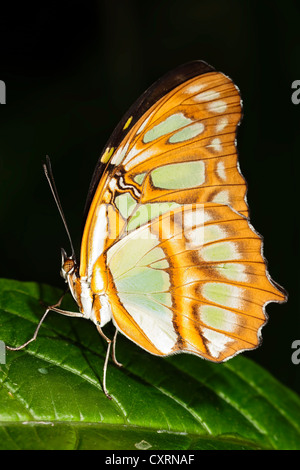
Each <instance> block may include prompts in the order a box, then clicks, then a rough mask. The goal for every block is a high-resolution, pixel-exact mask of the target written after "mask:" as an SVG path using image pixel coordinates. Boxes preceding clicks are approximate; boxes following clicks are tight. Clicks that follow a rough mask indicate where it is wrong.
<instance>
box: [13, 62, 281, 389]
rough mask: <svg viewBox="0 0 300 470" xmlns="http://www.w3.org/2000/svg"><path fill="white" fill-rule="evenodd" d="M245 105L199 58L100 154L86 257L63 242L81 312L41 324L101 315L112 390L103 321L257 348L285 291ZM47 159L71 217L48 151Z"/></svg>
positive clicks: (135, 336) (150, 344) (165, 348)
mask: <svg viewBox="0 0 300 470" xmlns="http://www.w3.org/2000/svg"><path fill="white" fill-rule="evenodd" d="M241 113H242V106H241V99H240V94H239V90H238V89H237V87H236V86H235V85H234V84H233V82H232V81H231V80H230V79H229V78H228V77H227V76H225V75H224V74H222V73H220V72H217V71H216V70H215V69H214V68H213V67H211V66H209V65H208V64H206V63H204V62H202V61H195V62H191V63H188V64H185V65H183V66H180V67H178V68H177V69H175V70H173V71H171V72H169V73H167V74H166V75H165V76H163V77H162V78H161V79H160V80H158V81H157V82H156V83H154V85H152V86H151V87H150V88H149V89H148V90H147V91H146V92H145V93H144V94H143V95H142V96H141V97H140V98H139V99H138V100H137V101H136V103H135V104H134V105H133V106H132V107H131V108H130V109H129V111H128V112H127V113H126V114H125V116H124V117H123V119H122V120H121V122H120V123H119V125H118V126H117V127H116V129H115V131H114V132H113V134H112V136H111V138H110V139H109V141H108V142H107V144H106V146H105V148H104V151H103V153H102V155H101V156H100V159H99V161H98V164H97V166H96V169H95V172H94V175H93V177H92V181H91V185H90V188H89V193H88V197H87V202H86V209H85V226H84V231H83V236H82V244H81V254H80V263H79V264H78V263H77V261H76V258H75V253H74V249H73V246H72V242H71V248H72V254H71V256H69V257H68V256H67V255H66V253H65V251H64V250H62V270H61V274H62V276H63V277H64V279H65V281H66V282H67V283H68V286H69V289H70V291H71V293H72V295H73V297H74V299H75V300H76V302H77V304H78V307H79V312H76V313H75V312H66V311H63V310H61V309H60V308H59V305H60V302H58V304H57V305H55V306H51V307H49V308H48V309H47V311H46V313H45V314H44V316H43V318H42V320H41V322H42V321H43V319H44V317H45V316H46V314H47V313H48V311H49V310H54V311H57V312H59V313H63V314H65V315H71V316H76V317H82V318H86V319H90V320H92V321H93V322H94V323H95V325H96V328H97V330H98V331H99V333H100V334H101V335H102V336H103V337H104V338H105V339H106V341H107V343H108V348H107V354H106V359H105V363H104V375H103V389H104V392H105V394H106V395H107V396H108V397H109V395H108V392H107V389H106V370H107V362H108V358H109V355H110V346H111V344H112V346H113V351H112V358H113V360H114V362H115V363H117V364H118V362H117V360H116V356H115V343H116V334H115V336H114V338H113V339H112V340H111V339H109V338H107V337H106V335H105V334H104V333H103V331H102V328H103V327H104V326H105V325H106V324H107V323H108V322H109V321H111V320H112V322H113V323H114V325H115V327H116V333H117V332H118V331H119V332H121V333H123V334H124V335H125V336H126V337H127V338H129V339H130V340H131V341H133V342H135V343H136V344H137V345H139V346H140V347H142V348H143V349H145V350H146V351H148V352H150V353H152V354H155V355H158V356H168V355H171V354H175V353H180V352H187V353H192V354H195V355H198V356H200V357H202V358H204V359H208V360H210V361H213V362H222V361H226V360H227V359H230V358H232V357H233V356H235V355H236V354H238V353H240V352H242V351H245V350H250V349H254V348H256V347H257V346H258V345H259V343H260V341H261V329H262V327H263V326H264V325H265V323H266V321H267V316H266V313H265V306H266V304H267V303H269V302H284V301H285V300H286V293H285V291H284V289H283V288H282V287H280V286H279V285H277V284H276V283H275V282H273V281H272V279H271V277H270V275H269V274H268V272H267V269H266V261H265V259H264V257H263V254H262V239H261V237H260V235H259V234H258V233H257V232H256V231H255V230H254V229H253V227H252V226H251V224H250V221H249V213H248V205H247V200H246V182H245V180H244V178H243V176H242V174H241V172H240V168H239V164H238V161H237V149H236V132H237V127H238V125H239V122H240V120H241ZM44 169H45V172H46V176H47V177H48V180H49V182H50V185H51V189H52V191H53V194H54V196H55V199H56V202H57V204H58V206H59V209H60V212H61V215H62V217H63V220H65V219H64V216H63V213H62V210H61V206H60V203H59V199H58V196H57V192H56V189H55V184H54V180H53V177H52V172H51V166H50V162H49V160H48V161H47V164H46V165H45V166H44ZM65 225H66V224H65ZM66 228H67V227H66ZM69 238H70V237H69ZM41 322H40V324H41ZM40 324H39V326H40ZM39 326H38V328H39ZM37 331H38V329H37ZM37 331H36V332H35V335H34V337H33V338H32V339H31V340H33V339H35V337H36V334H37ZM31 340H29V341H28V342H30V341H31ZM28 342H27V343H25V344H28ZM23 346H24V345H22V346H20V347H19V348H11V349H20V348H21V347H23Z"/></svg>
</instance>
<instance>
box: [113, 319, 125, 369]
mask: <svg viewBox="0 0 300 470" xmlns="http://www.w3.org/2000/svg"><path fill="white" fill-rule="evenodd" d="M117 334H118V330H117V328H116V331H115V335H114V339H113V349H112V360H113V361H114V363H115V364H116V365H117V366H118V367H123V364H121V362H119V361H117V358H116V340H117Z"/></svg>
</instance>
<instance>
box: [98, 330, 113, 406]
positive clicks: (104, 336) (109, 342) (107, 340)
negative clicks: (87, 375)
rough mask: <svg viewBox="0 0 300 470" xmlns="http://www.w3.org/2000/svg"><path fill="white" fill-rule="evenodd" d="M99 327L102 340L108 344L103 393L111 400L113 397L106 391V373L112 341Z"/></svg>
mask: <svg viewBox="0 0 300 470" xmlns="http://www.w3.org/2000/svg"><path fill="white" fill-rule="evenodd" d="M96 326H97V330H98V332H99V333H100V335H101V336H102V338H104V339H105V341H106V342H107V350H106V356H105V361H104V366H103V386H102V387H103V392H104V393H105V395H106V396H107V398H109V399H110V400H111V399H112V397H111V396H110V394H109V393H108V391H107V389H106V372H107V364H108V359H109V353H110V347H111V343H112V341H111V339H109V338H108V337H107V336H106V335H105V334H104V333H103V331H102V329H101V328H100V326H98V325H96Z"/></svg>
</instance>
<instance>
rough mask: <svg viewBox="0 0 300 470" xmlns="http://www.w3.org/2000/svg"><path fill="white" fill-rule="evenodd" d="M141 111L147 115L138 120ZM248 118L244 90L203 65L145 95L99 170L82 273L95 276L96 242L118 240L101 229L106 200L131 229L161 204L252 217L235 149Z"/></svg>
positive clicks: (183, 71)
mask: <svg viewBox="0 0 300 470" xmlns="http://www.w3.org/2000/svg"><path fill="white" fill-rule="evenodd" d="M152 103H153V104H152ZM135 111H136V113H135ZM141 113H142V115H141ZM136 114H137V116H140V115H141V116H140V117H139V118H138V119H137V118H136V117H135V116H136ZM240 119H241V101H240V96H239V92H238V90H237V88H236V87H235V85H234V84H233V83H232V82H231V80H230V79H229V78H228V77H226V76H225V75H223V74H222V73H219V72H216V71H214V69H212V67H210V66H208V65H207V64H205V63H203V62H193V63H191V64H187V65H185V66H182V67H180V68H179V69H176V70H175V71H173V72H171V73H169V74H167V75H166V76H165V77H163V78H162V79H160V80H159V81H158V82H157V83H156V84H154V85H153V86H152V87H151V88H150V89H149V90H148V91H147V92H145V94H144V95H142V97H141V98H140V99H139V100H138V101H137V103H136V105H135V106H134V108H133V109H131V110H130V111H129V113H127V114H126V115H125V117H124V118H123V119H122V121H121V124H120V125H119V126H118V127H117V129H116V130H115V132H114V133H113V136H112V138H111V139H110V141H109V142H108V145H107V146H106V148H105V150H104V152H103V154H102V157H101V159H100V162H99V163H98V166H97V168H96V170H95V173H94V177H93V180H92V184H91V187H90V191H89V197H88V205H89V211H88V214H87V217H86V223H85V228H84V233H83V239H82V247H81V263H80V275H81V276H86V275H88V272H91V267H92V264H93V263H94V261H95V252H96V251H97V250H98V255H99V254H100V252H99V245H98V244H97V247H96V248H95V247H94V246H93V243H94V240H95V239H97V238H99V236H101V237H102V238H103V236H104V237H105V238H106V242H107V243H109V240H111V238H110V234H109V233H106V234H105V235H103V234H101V235H100V234H99V230H98V226H99V223H100V222H99V215H98V211H99V207H100V206H101V204H103V203H105V204H110V205H111V207H112V208H113V209H114V211H115V214H114V215H113V218H114V219H116V218H120V219H122V220H123V221H124V223H125V224H126V225H128V224H129V221H131V219H132V217H133V215H134V214H135V210H136V208H137V207H138V204H141V203H142V204H144V205H145V206H147V207H148V208H149V207H151V209H152V208H153V207H158V204H160V205H161V204H163V205H164V207H165V208H167V207H168V205H167V204H170V203H171V204H173V203H177V204H187V203H188V204H191V203H196V202H200V203H201V202H204V201H205V202H217V203H224V204H229V205H230V206H231V207H232V208H233V209H235V210H237V211H238V212H240V213H241V214H243V215H246V216H247V215H248V207H247V203H246V183H245V180H244V178H243V177H242V175H241V173H240V170H239V166H238V162H237V151H236V146H235V138H236V129H237V125H238V123H239V121H240ZM122 126H123V127H122ZM124 132H125V135H124ZM122 135H123V138H122ZM120 140H121V141H120ZM119 141H120V143H119V145H118V147H117V148H116V147H115V145H116V144H115V142H119ZM160 207H162V206H160ZM103 223H104V222H101V225H103ZM119 223H120V221H119V222H118V224H119ZM132 227H133V228H135V226H134V225H132ZM127 228H128V227H127ZM107 246H108V245H107V244H106V245H105V246H102V247H101V249H102V250H103V249H104V248H105V247H107ZM91 253H94V255H93V256H92V255H91Z"/></svg>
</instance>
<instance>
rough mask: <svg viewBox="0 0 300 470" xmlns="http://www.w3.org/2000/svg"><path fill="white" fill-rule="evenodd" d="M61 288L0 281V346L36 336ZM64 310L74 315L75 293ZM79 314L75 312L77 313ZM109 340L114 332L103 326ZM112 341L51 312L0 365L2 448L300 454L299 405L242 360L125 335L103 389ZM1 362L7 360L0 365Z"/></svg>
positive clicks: (88, 325)
mask: <svg viewBox="0 0 300 470" xmlns="http://www.w3.org/2000/svg"><path fill="white" fill-rule="evenodd" d="M60 295H61V292H60V291H59V290H58V289H54V288H52V287H49V286H45V285H38V284H35V283H25V282H24V283H22V282H18V281H12V280H0V340H2V341H4V342H5V343H6V344H7V345H11V346H17V345H20V344H23V343H24V342H25V341H26V340H28V339H29V338H31V337H32V335H33V332H34V330H35V328H36V325H37V323H38V321H39V319H40V318H41V316H42V314H43V312H44V308H43V306H42V305H41V303H40V299H43V301H44V302H46V303H47V304H51V303H52V304H53V303H55V302H57V300H58V298H59V297H60ZM65 308H68V309H73V310H75V309H76V306H75V305H74V303H73V301H72V300H71V299H70V297H69V298H68V299H67V301H66V303H65ZM76 310H77V309H76ZM105 332H106V333H107V334H108V335H112V334H113V329H110V328H106V329H105ZM105 351H106V345H105V344H104V342H103V340H102V338H101V337H100V336H99V335H98V333H97V331H96V328H95V327H94V325H93V324H92V323H91V322H87V321H84V320H82V319H71V318H68V317H65V316H62V315H59V314H57V313H54V312H51V313H50V314H49V316H48V317H47V319H46V320H45V322H44V323H43V325H42V327H41V330H40V333H39V336H38V339H37V340H36V341H34V342H32V343H30V345H29V346H27V348H26V349H23V350H21V351H7V355H6V364H0V449H106V450H107V449H113V450H118V449H128V450H131V449H133V450H137V449H150V450H152V451H153V450H157V449H161V450H167V449H173V450H177V449H182V450H185V449H192V450H197V449H299V448H300V399H299V397H298V396H297V395H296V394H295V393H293V392H292V391H290V390H289V389H287V388H286V387H284V386H283V385H282V384H280V383H279V382H278V381H277V380H276V379H274V378H273V377H272V376H271V375H270V374H269V373H268V372H266V371H265V370H263V369H262V368H261V367H259V366H257V365H256V364H254V363H253V362H252V361H250V360H249V359H247V358H245V357H242V356H239V357H236V358H234V359H232V360H230V361H228V362H226V363H224V364H213V363H210V362H208V361H204V360H201V359H200V358H197V357H196V356H192V355H185V354H181V355H177V356H173V357H170V358H158V357H154V356H152V355H150V354H148V353H146V352H145V351H143V350H142V349H141V348H138V347H137V346H136V345H134V344H132V343H131V342H130V341H129V340H127V339H126V338H125V337H123V336H122V335H121V334H120V335H119V336H118V341H117V358H118V360H119V361H121V362H122V363H123V365H124V367H122V368H118V367H117V366H115V365H114V364H112V363H109V367H108V373H107V387H108V391H109V393H110V394H111V395H112V397H113V400H108V399H107V398H106V397H105V395H104V394H103V392H102V388H101V381H102V369H103V362H104V356H105ZM2 362H4V361H2Z"/></svg>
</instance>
